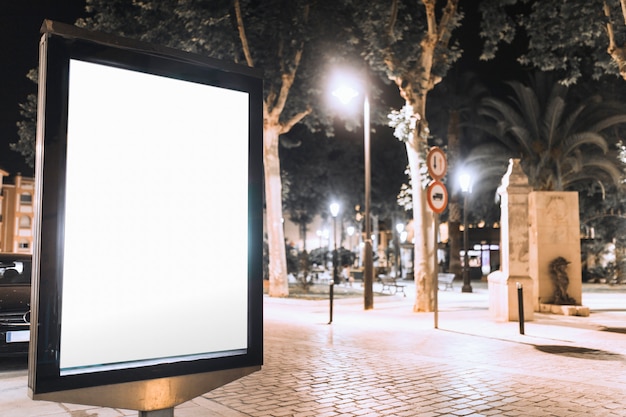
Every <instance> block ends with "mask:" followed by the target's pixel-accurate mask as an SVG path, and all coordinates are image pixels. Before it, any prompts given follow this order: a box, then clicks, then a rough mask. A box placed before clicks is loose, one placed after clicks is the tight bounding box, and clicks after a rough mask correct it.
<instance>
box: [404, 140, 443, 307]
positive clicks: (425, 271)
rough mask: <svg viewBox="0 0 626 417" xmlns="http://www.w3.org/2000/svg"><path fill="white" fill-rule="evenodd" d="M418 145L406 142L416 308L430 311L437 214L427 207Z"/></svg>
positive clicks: (432, 303) (432, 304) (432, 297)
mask: <svg viewBox="0 0 626 417" xmlns="http://www.w3.org/2000/svg"><path fill="white" fill-rule="evenodd" d="M417 148H418V147H417V144H416V143H415V142H413V141H407V142H406V152H407V156H408V160H409V167H410V170H411V179H412V182H413V224H414V227H413V230H414V240H415V260H414V263H413V275H414V279H415V304H414V305H413V311H415V312H430V311H433V309H434V293H433V290H434V286H433V285H432V284H433V275H434V272H435V270H434V262H435V258H434V257H435V254H436V249H435V244H434V231H433V215H432V213H431V212H430V211H429V210H427V209H426V192H425V190H423V189H422V186H421V177H420V169H419V167H420V166H421V165H423V161H420V159H421V158H420V154H419V152H418V150H417Z"/></svg>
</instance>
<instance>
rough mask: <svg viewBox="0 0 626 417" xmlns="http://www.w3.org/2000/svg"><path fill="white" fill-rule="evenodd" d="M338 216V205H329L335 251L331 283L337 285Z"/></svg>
mask: <svg viewBox="0 0 626 417" xmlns="http://www.w3.org/2000/svg"><path fill="white" fill-rule="evenodd" d="M338 214H339V203H331V205H330V215H331V216H333V236H334V237H333V240H334V241H335V250H334V251H333V282H334V283H335V284H339V275H338V274H337V262H338V259H337V257H338V254H337V215H338Z"/></svg>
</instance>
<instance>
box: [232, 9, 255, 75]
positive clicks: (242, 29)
mask: <svg viewBox="0 0 626 417" xmlns="http://www.w3.org/2000/svg"><path fill="white" fill-rule="evenodd" d="M235 15H236V16H237V29H238V30H239V39H241V47H242V48H243V54H244V56H245V57H246V63H247V64H248V66H249V67H254V61H253V60H252V54H250V46H249V45H248V37H247V36H246V29H245V27H244V25H243V17H242V16H241V4H240V3H239V0H235Z"/></svg>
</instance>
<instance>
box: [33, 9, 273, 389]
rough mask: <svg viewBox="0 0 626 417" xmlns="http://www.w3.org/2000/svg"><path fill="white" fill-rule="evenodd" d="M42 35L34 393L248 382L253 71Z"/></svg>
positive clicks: (74, 36) (96, 38) (252, 357)
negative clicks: (222, 379)
mask: <svg viewBox="0 0 626 417" xmlns="http://www.w3.org/2000/svg"><path fill="white" fill-rule="evenodd" d="M42 31H43V32H44V33H43V37H42V42H41V46H40V56H41V59H40V83H39V88H40V92H39V112H38V135H37V165H36V187H37V189H36V192H37V198H36V201H37V223H36V236H37V243H36V245H35V248H34V258H33V260H34V268H33V269H34V285H33V305H34V311H33V331H32V334H33V337H32V343H31V358H30V364H29V388H30V390H31V395H32V396H33V397H34V398H36V399H37V397H38V395H40V394H41V395H43V394H47V393H54V392H63V391H67V390H80V389H84V388H90V387H101V386H111V385H116V384H125V383H133V382H141V381H150V380H154V379H162V378H181V377H184V376H185V375H192V374H193V375H195V374H202V373H209V374H210V373H211V372H222V371H224V370H228V369H250V370H256V369H258V368H259V367H260V365H261V363H262V211H263V198H262V178H263V173H262V99H263V97H262V95H263V91H262V80H261V78H260V77H259V75H258V73H257V72H255V71H253V70H250V69H248V68H246V67H239V66H231V65H227V64H224V63H222V62H217V61H213V60H209V59H206V58H203V57H199V56H197V55H193V54H187V53H183V52H180V51H176V50H172V49H167V48H160V47H156V46H153V45H148V44H143V43H138V42H134V41H130V40H127V39H121V38H114V37H110V36H106V35H99V34H93V33H91V32H87V31H84V30H80V29H77V28H74V27H72V26H68V25H63V24H58V23H55V22H49V21H47V22H45V23H44V27H43V30H42ZM42 398H45V399H50V398H55V397H49V396H46V395H43V397H42ZM59 398H64V397H59Z"/></svg>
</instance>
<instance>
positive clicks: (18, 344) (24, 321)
mask: <svg viewBox="0 0 626 417" xmlns="http://www.w3.org/2000/svg"><path fill="white" fill-rule="evenodd" d="M31 269H32V257H31V255H29V254H23V253H0V356H6V355H15V354H28V342H29V340H30V276H31Z"/></svg>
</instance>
